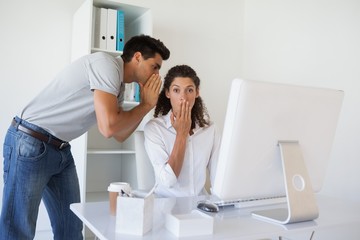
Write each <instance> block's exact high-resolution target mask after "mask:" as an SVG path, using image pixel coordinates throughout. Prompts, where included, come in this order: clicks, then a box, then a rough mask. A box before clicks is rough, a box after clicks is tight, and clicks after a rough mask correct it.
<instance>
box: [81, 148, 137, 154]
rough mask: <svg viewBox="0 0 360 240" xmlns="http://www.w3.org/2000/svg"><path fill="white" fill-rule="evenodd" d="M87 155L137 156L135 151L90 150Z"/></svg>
mask: <svg viewBox="0 0 360 240" xmlns="http://www.w3.org/2000/svg"><path fill="white" fill-rule="evenodd" d="M87 154H135V151H134V150H126V149H116V150H114V149H88V151H87Z"/></svg>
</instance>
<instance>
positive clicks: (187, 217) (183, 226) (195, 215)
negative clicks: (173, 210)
mask: <svg viewBox="0 0 360 240" xmlns="http://www.w3.org/2000/svg"><path fill="white" fill-rule="evenodd" d="M165 226H166V228H167V229H168V230H169V231H170V232H172V233H173V234H174V235H175V236H177V237H187V236H198V235H210V234H212V233H213V228H214V219H213V217H211V216H209V215H207V214H205V213H202V212H200V211H198V210H193V211H191V213H187V214H174V215H173V214H168V215H167V216H166V225H165Z"/></svg>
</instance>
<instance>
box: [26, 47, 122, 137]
mask: <svg viewBox="0 0 360 240" xmlns="http://www.w3.org/2000/svg"><path fill="white" fill-rule="evenodd" d="M123 72H124V63H123V60H122V59H121V58H120V57H118V58H115V57H113V56H111V55H108V54H106V53H101V52H99V53H94V54H90V55H86V56H84V57H81V58H80V59H78V60H76V61H74V62H73V63H71V64H70V65H69V66H67V67H66V68H65V69H63V70H62V71H61V72H60V73H59V74H58V75H57V76H56V77H55V79H54V80H53V81H52V82H51V83H50V84H49V85H48V86H47V87H46V88H45V89H44V90H43V91H42V92H40V94H39V95H38V96H36V97H35V98H34V99H33V100H32V101H31V102H30V103H29V104H28V105H27V106H26V107H25V108H24V109H23V110H22V111H21V112H20V114H19V117H20V118H22V119H24V120H26V121H28V122H30V123H33V124H35V125H37V126H39V127H42V128H43V129H45V130H47V131H48V132H49V133H51V134H53V135H54V136H56V137H58V138H60V139H62V140H64V141H71V140H73V139H75V138H77V137H79V136H80V135H82V134H83V133H85V132H86V131H87V130H88V129H89V128H90V127H91V126H92V125H94V124H95V123H96V116H95V109H94V95H93V94H94V92H93V90H94V89H98V90H101V91H104V92H108V93H110V94H113V95H115V96H116V97H117V99H118V105H119V106H120V105H121V104H122V102H123V100H124V90H125V85H124V83H123Z"/></svg>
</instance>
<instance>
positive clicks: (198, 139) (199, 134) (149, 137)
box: [144, 65, 220, 197]
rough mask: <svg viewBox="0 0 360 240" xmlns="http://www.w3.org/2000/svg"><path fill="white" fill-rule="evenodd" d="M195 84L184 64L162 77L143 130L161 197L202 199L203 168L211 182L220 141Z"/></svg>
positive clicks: (194, 77)
mask: <svg viewBox="0 0 360 240" xmlns="http://www.w3.org/2000/svg"><path fill="white" fill-rule="evenodd" d="M199 86H200V79H199V77H198V76H197V75H196V72H195V71H194V70H193V69H192V68H191V67H189V66H187V65H178V66H175V67H173V68H171V69H170V70H169V72H168V73H167V75H166V76H165V80H164V86H163V89H162V91H161V92H160V95H159V99H158V102H157V105H156V108H155V114H154V117H155V118H154V119H152V120H150V121H149V122H148V123H147V124H146V125H145V129H144V135H145V148H146V151H147V153H148V156H149V158H150V161H151V163H152V165H153V167H154V172H155V178H156V188H155V193H156V194H157V195H159V196H161V197H173V196H174V197H185V196H196V195H200V194H206V193H207V192H206V190H205V183H206V175H207V169H208V170H209V173H210V178H211V179H213V177H214V172H215V167H216V161H217V157H218V150H219V144H220V140H219V138H218V136H217V133H216V129H215V125H214V124H213V123H212V122H210V120H209V115H208V113H207V110H206V108H205V106H204V104H203V102H202V99H201V97H200V95H199Z"/></svg>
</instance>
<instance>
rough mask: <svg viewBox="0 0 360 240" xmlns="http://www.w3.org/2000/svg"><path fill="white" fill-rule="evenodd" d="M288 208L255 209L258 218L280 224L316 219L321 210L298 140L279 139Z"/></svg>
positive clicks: (254, 213)
mask: <svg viewBox="0 0 360 240" xmlns="http://www.w3.org/2000/svg"><path fill="white" fill-rule="evenodd" d="M279 147H280V153H281V160H282V165H283V173H284V180H285V188H286V198H287V208H281V209H270V210H260V211H254V212H253V213H252V215H253V216H254V217H256V218H258V219H261V220H266V221H271V222H275V223H280V224H287V223H295V222H303V221H309V220H313V219H316V218H317V217H318V216H319V210H318V207H317V204H316V199H315V195H314V191H313V188H312V185H311V181H310V178H309V175H308V172H307V169H306V166H305V162H304V159H303V157H302V152H301V149H300V145H299V143H298V141H279Z"/></svg>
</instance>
